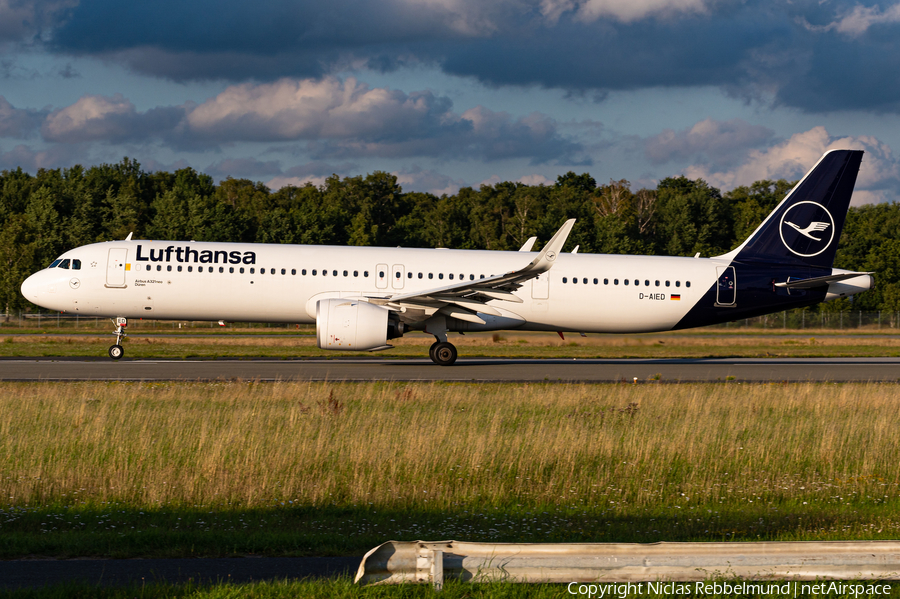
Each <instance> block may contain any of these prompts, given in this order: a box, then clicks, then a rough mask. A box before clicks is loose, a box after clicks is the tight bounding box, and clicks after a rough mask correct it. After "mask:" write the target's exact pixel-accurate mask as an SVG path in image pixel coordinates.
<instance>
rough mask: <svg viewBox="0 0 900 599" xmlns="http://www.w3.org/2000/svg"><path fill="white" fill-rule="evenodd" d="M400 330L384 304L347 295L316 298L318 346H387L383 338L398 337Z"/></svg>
mask: <svg viewBox="0 0 900 599" xmlns="http://www.w3.org/2000/svg"><path fill="white" fill-rule="evenodd" d="M403 332H404V326H403V323H402V322H399V321H397V320H394V319H392V318H391V311H390V310H388V309H387V308H383V307H381V306H376V305H375V304H370V303H369V302H364V301H361V300H358V299H349V298H348V299H344V298H330V299H323V300H319V301H318V302H316V344H317V345H318V346H319V348H320V349H342V350H350V351H369V350H375V349H387V348H388V347H390V346H389V345H387V340H388V339H393V338H395V337H401V336H402V335H403Z"/></svg>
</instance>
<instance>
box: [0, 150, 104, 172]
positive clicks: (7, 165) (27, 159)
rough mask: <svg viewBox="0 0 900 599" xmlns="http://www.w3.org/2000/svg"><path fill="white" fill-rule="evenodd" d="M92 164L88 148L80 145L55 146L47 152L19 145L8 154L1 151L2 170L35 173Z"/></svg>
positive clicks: (0, 167) (0, 166) (0, 164)
mask: <svg viewBox="0 0 900 599" xmlns="http://www.w3.org/2000/svg"><path fill="white" fill-rule="evenodd" d="M90 162H91V160H90V159H89V158H88V151H87V148H85V147H83V146H78V145H55V146H51V147H49V148H47V149H46V150H35V149H34V148H32V147H31V146H27V145H18V146H16V147H14V148H13V149H12V150H9V151H7V152H2V151H0V170H7V169H16V168H22V170H25V171H28V172H32V173H33V172H35V171H37V170H38V169H42V168H65V167H70V166H74V165H76V164H89V163H90Z"/></svg>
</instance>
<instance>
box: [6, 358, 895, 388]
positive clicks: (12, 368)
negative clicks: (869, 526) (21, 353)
mask: <svg viewBox="0 0 900 599" xmlns="http://www.w3.org/2000/svg"><path fill="white" fill-rule="evenodd" d="M238 379H240V380H259V381H448V382H561V383H569V382H572V383H603V382H629V383H631V382H634V381H635V379H637V381H638V382H656V381H660V382H664V383H672V382H716V381H721V382H725V381H737V382H771V381H790V382H804V381H833V382H869V381H881V382H886V381H890V382H896V381H900V358H703V359H686V358H681V359H629V360H624V359H623V360H612V359H584V360H582V359H550V360H538V359H506V358H489V359H479V358H461V359H460V360H459V361H457V363H456V364H455V365H454V366H449V367H441V366H436V365H434V364H432V363H431V361H429V360H427V359H412V360H390V359H387V360H386V359H376V358H369V359H365V358H363V359H360V358H340V359H302V360H301V359H298V360H268V359H266V360H263V359H260V360H252V359H251V360H128V359H125V360H122V361H120V362H114V361H112V360H109V359H82V358H74V359H60V358H15V359H2V360H0V380H4V381H219V380H238Z"/></svg>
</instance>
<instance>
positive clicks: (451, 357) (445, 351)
mask: <svg viewBox="0 0 900 599" xmlns="http://www.w3.org/2000/svg"><path fill="white" fill-rule="evenodd" d="M431 359H432V360H433V361H434V363H435V364H437V365H438V366H451V365H452V364H453V363H454V362H456V348H455V347H454V346H453V344H452V343H449V342H447V341H444V342H443V343H438V344H436V345H435V346H434V351H432V352H431Z"/></svg>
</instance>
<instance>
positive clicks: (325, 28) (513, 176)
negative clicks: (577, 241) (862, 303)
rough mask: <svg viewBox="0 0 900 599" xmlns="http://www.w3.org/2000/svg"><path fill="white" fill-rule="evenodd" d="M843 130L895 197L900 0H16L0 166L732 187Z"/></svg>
mask: <svg viewBox="0 0 900 599" xmlns="http://www.w3.org/2000/svg"><path fill="white" fill-rule="evenodd" d="M832 148H858V149H863V150H865V151H866V154H865V157H864V159H863V165H862V168H861V170H860V175H859V179H858V181H857V186H856V191H855V193H854V198H853V203H854V204H856V205H860V204H863V203H874V202H883V201H895V200H897V199H898V197H900V159H898V157H897V155H895V153H894V152H895V150H897V151H898V152H900V2H896V3H892V2H855V1H843V0H815V1H811V0H810V1H807V0H791V1H786V0H759V1H751V0H746V1H740V0H329V1H328V2H322V1H321V0H317V1H316V2H312V1H308V0H295V1H286V0H259V1H257V2H245V1H235V0H215V1H213V0H192V1H191V2H187V3H185V2H183V1H182V0H179V1H177V2H176V1H174V0H156V1H155V2H141V3H136V2H124V3H123V2H121V1H120V0H115V1H113V0H94V1H93V2H81V1H80V0H32V1H27V0H0V170H4V169H15V168H19V167H21V168H22V169H24V170H26V171H28V172H31V173H34V172H36V171H37V170H38V169H40V168H59V167H71V166H73V165H76V164H81V165H83V166H90V165H93V164H100V163H116V162H119V161H120V160H121V159H122V158H123V157H125V156H128V157H130V158H133V159H136V160H138V161H139V162H140V163H141V165H142V166H143V168H144V169H145V170H150V171H155V170H174V169H177V168H183V167H188V166H189V167H192V168H194V169H196V170H198V171H200V172H205V173H207V174H210V175H212V176H213V177H215V179H216V180H222V179H224V178H226V177H235V178H248V179H252V180H254V181H262V182H263V183H265V184H266V185H268V186H269V187H270V188H272V189H277V188H280V187H282V186H284V185H288V184H293V185H302V184H304V183H306V182H312V183H314V184H316V185H321V184H323V183H324V181H325V179H326V178H327V177H328V176H330V175H331V174H338V175H340V176H355V175H365V174H366V173H370V172H373V171H387V172H390V173H394V174H395V175H396V176H397V178H398V181H399V182H400V184H401V186H402V187H403V189H404V190H405V191H424V192H431V193H435V194H437V195H441V194H444V193H446V194H453V193H455V192H456V191H457V190H458V189H459V188H460V187H462V186H472V187H475V188H477V187H478V186H480V185H485V184H487V185H490V184H493V183H496V182H500V181H521V182H523V183H527V184H532V185H535V184H552V183H553V182H555V180H556V177H557V176H559V175H561V174H564V173H566V172H568V171H574V172H576V173H584V172H587V173H590V174H591V175H592V176H593V177H594V178H595V179H596V180H597V182H598V183H605V182H607V181H609V180H620V179H626V180H628V181H629V182H630V184H631V186H632V188H633V189H638V188H640V187H654V186H655V185H656V184H657V182H658V181H659V180H661V179H663V178H665V177H670V176H679V175H685V176H687V177H689V178H692V179H697V178H702V179H704V180H705V181H707V182H709V183H710V184H712V185H714V186H716V187H718V188H720V189H721V190H722V191H728V190H730V189H733V188H734V187H736V186H739V185H749V184H751V183H753V182H754V181H758V180H761V179H779V178H786V179H789V180H793V179H798V178H800V177H801V176H802V175H803V174H804V173H805V172H806V171H807V170H808V169H809V168H810V167H812V166H813V165H814V164H815V162H816V161H817V160H818V159H819V157H821V155H822V154H823V153H824V152H825V151H827V150H828V149H832Z"/></svg>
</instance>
